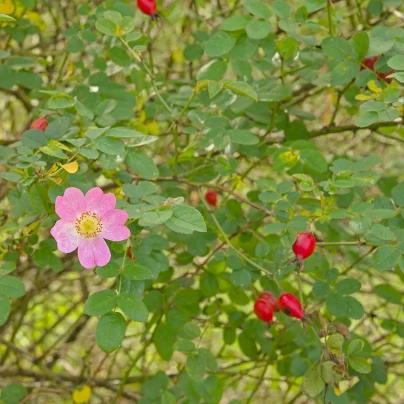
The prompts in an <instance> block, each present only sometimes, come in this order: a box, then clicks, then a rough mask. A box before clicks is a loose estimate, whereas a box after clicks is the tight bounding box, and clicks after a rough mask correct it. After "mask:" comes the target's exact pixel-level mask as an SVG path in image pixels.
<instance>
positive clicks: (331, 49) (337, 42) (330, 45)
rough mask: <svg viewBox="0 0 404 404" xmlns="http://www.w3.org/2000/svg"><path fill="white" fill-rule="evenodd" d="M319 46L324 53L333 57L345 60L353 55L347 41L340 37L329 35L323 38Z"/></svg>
mask: <svg viewBox="0 0 404 404" xmlns="http://www.w3.org/2000/svg"><path fill="white" fill-rule="evenodd" d="M321 47H322V48H323V50H324V53H325V54H326V55H327V56H329V57H330V58H333V59H338V60H346V59H347V58H348V57H353V56H355V55H354V53H353V51H352V48H351V46H350V45H349V43H348V42H347V41H346V40H345V39H343V38H340V37H336V36H329V37H327V38H325V39H324V40H323V42H322V43H321Z"/></svg>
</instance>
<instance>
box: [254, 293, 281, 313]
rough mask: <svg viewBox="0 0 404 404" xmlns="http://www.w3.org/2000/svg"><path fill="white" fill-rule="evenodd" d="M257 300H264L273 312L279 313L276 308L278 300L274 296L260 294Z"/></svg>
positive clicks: (271, 294)
mask: <svg viewBox="0 0 404 404" xmlns="http://www.w3.org/2000/svg"><path fill="white" fill-rule="evenodd" d="M258 299H264V300H266V301H267V302H268V303H269V304H270V305H271V307H272V310H273V311H279V307H278V300H277V298H276V297H275V295H274V294H273V293H271V292H262V293H261V294H260V295H259V297H258Z"/></svg>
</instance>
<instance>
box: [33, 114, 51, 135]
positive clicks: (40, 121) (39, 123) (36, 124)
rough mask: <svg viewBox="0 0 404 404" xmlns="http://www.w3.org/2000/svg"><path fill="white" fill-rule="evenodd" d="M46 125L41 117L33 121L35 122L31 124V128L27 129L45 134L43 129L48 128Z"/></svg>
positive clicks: (46, 122) (45, 121)
mask: <svg viewBox="0 0 404 404" xmlns="http://www.w3.org/2000/svg"><path fill="white" fill-rule="evenodd" d="M48 125H49V122H48V121H47V120H46V119H45V117H43V116H41V117H40V118H38V119H35V121H34V122H32V123H31V126H30V127H29V128H30V129H36V130H40V131H41V132H45V129H46V128H47V127H48Z"/></svg>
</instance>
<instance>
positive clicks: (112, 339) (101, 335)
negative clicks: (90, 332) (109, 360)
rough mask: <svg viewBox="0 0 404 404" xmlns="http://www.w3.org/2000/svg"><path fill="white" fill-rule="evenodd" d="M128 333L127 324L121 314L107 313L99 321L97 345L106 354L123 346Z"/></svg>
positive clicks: (96, 336) (96, 334)
mask: <svg viewBox="0 0 404 404" xmlns="http://www.w3.org/2000/svg"><path fill="white" fill-rule="evenodd" d="M125 331H126V322H125V319H124V318H123V316H122V314H121V313H114V312H110V313H106V314H104V315H103V316H102V317H101V318H100V319H99V321H98V324H97V328H96V332H95V339H96V342H97V345H98V346H99V347H100V348H101V349H102V350H103V351H104V352H106V353H109V352H112V351H114V350H115V349H116V348H118V347H119V345H121V343H122V341H123V339H124V337H125Z"/></svg>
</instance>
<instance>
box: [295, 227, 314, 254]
mask: <svg viewBox="0 0 404 404" xmlns="http://www.w3.org/2000/svg"><path fill="white" fill-rule="evenodd" d="M292 249H293V252H294V253H295V255H296V257H297V258H298V259H299V260H304V259H306V258H308V257H310V255H312V254H313V252H314V250H315V249H316V239H315V238H314V236H313V235H312V234H311V233H299V234H298V235H297V238H296V241H295V243H294V244H293V247H292Z"/></svg>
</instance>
